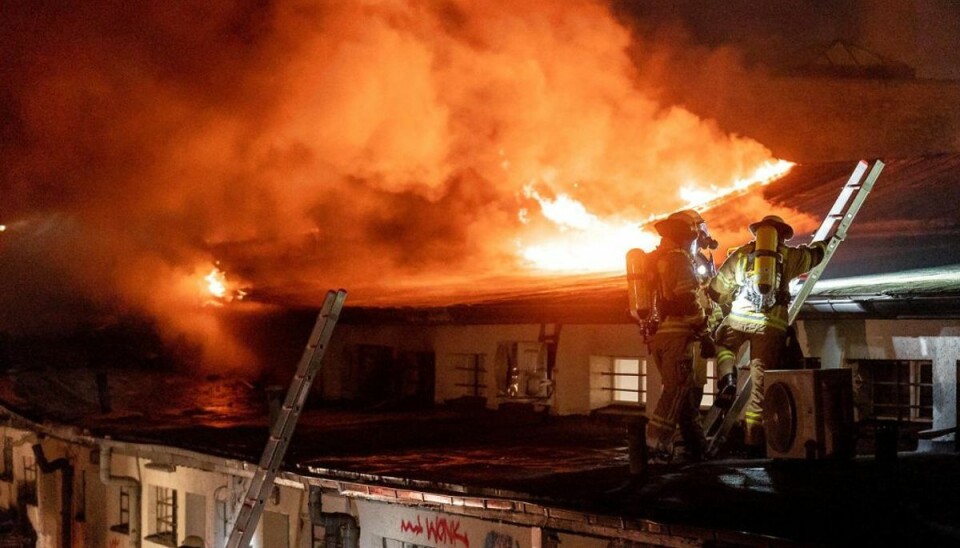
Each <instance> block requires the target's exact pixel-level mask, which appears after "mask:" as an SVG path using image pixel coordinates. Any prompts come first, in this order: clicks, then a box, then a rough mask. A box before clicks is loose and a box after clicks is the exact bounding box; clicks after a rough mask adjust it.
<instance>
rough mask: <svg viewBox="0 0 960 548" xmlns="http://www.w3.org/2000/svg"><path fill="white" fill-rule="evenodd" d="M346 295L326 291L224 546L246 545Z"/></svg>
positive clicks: (255, 527) (242, 546)
mask: <svg viewBox="0 0 960 548" xmlns="http://www.w3.org/2000/svg"><path fill="white" fill-rule="evenodd" d="M346 298H347V292H346V291H344V290H343V289H341V290H339V291H328V292H327V296H326V298H325V299H324V301H323V307H322V308H321V309H320V315H319V316H318V317H317V322H316V324H314V326H313V331H311V333H310V338H309V339H308V340H307V346H306V348H304V350H303V356H302V357H301V358H300V363H299V365H298V366H297V372H296V373H295V374H294V376H293V380H292V381H291V382H290V388H289V389H288V390H287V397H286V399H285V400H284V402H283V405H282V406H281V408H280V412H279V413H278V414H277V418H276V420H275V421H274V423H273V425H272V426H271V428H270V437H269V438H268V439H267V446H266V447H265V448H264V450H263V455H262V456H261V457H260V464H259V465H258V466H257V471H256V472H255V473H254V474H253V477H252V478H250V485H249V486H247V492H246V495H244V497H243V499H242V500H241V502H240V507H239V511H238V512H236V516H237V519H236V521H235V522H234V525H233V529H232V530H231V531H230V538H229V539H227V544H226V546H227V548H247V547H249V546H250V541H251V540H252V538H253V533H254V531H256V529H257V524H258V523H259V522H260V516H261V514H263V505H264V502H265V501H266V499H267V495H268V494H269V493H270V491H271V490H272V489H273V482H274V480H275V479H276V477H277V471H278V470H279V469H280V464H281V463H282V462H283V457H284V455H285V454H286V452H287V447H288V446H289V445H290V438H291V437H292V435H293V429H294V427H295V426H296V425H297V419H298V418H300V411H301V410H302V409H303V403H304V401H306V399H307V394H308V393H309V392H310V385H311V384H312V383H313V379H314V377H316V375H317V372H318V371H319V370H320V361H321V360H322V359H323V355H324V353H325V351H326V349H327V344H328V343H329V342H330V336H331V335H332V334H333V328H334V326H336V324H337V320H338V319H339V317H340V310H341V309H342V308H343V302H344V300H345V299H346Z"/></svg>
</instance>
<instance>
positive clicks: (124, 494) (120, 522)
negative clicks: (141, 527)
mask: <svg viewBox="0 0 960 548" xmlns="http://www.w3.org/2000/svg"><path fill="white" fill-rule="evenodd" d="M119 508H120V512H119V514H118V516H117V523H116V525H111V526H110V530H111V531H113V532H115V533H123V534H125V535H127V534H130V491H127V488H126V487H121V488H120V506H119Z"/></svg>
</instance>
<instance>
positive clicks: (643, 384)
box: [605, 358, 647, 403]
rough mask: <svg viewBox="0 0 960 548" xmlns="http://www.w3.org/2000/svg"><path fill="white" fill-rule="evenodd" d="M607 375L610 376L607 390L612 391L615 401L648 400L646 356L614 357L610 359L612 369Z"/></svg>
mask: <svg viewBox="0 0 960 548" xmlns="http://www.w3.org/2000/svg"><path fill="white" fill-rule="evenodd" d="M605 375H606V376H608V377H609V378H610V383H609V386H608V387H606V388H605V390H610V391H611V392H612V395H611V400H612V401H613V403H646V402H647V360H646V359H645V358H613V359H611V361H610V371H609V372H607V373H605Z"/></svg>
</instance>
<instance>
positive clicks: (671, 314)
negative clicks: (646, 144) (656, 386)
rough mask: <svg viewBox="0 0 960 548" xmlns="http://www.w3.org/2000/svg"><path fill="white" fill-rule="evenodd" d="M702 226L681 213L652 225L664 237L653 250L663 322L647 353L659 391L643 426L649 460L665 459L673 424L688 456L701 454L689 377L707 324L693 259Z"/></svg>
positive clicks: (696, 401)
mask: <svg viewBox="0 0 960 548" xmlns="http://www.w3.org/2000/svg"><path fill="white" fill-rule="evenodd" d="M702 224H703V219H702V218H700V215H699V214H697V213H696V212H693V211H681V212H678V213H674V214H673V215H671V216H670V217H668V218H667V219H665V220H663V221H661V222H659V223H657V224H656V225H655V228H656V229H657V232H659V233H660V235H661V236H662V237H663V238H662V240H661V242H660V247H658V248H657V251H656V252H655V253H656V259H655V265H656V269H657V278H658V285H659V287H658V291H659V294H660V314H661V317H662V321H661V322H660V325H659V327H658V328H657V331H656V333H655V334H654V336H653V338H652V339H651V340H650V352H651V354H652V355H653V358H654V361H655V363H656V366H657V369H658V371H659V372H660V377H661V379H662V382H663V392H662V393H661V395H660V400H659V401H658V402H657V407H656V409H655V410H654V412H653V414H652V415H650V416H649V423H648V426H647V442H646V443H647V446H648V447H650V448H651V449H652V450H653V456H654V457H665V458H669V457H668V455H669V454H671V453H672V450H671V449H670V441H671V438H672V437H673V434H674V432H675V430H676V428H677V425H678V423H679V426H680V433H681V435H682V437H683V441H684V444H685V447H686V451H687V455H688V457H689V458H691V459H694V460H696V459H699V458H701V457H702V455H703V446H704V440H703V425H702V423H701V419H700V398H701V397H702V395H703V391H702V390H697V388H698V386H697V382H698V379H697V378H696V375H694V358H695V353H696V352H697V350H698V347H699V345H697V344H696V342H697V341H698V340H699V339H700V338H701V337H703V336H704V335H705V333H706V325H707V320H706V315H705V313H704V308H703V306H702V304H701V301H700V300H699V298H698V297H699V295H700V294H701V289H700V283H699V281H698V280H697V276H696V271H695V268H696V264H695V261H694V253H695V252H696V246H697V240H698V234H699V233H700V230H699V229H700V227H701V226H702Z"/></svg>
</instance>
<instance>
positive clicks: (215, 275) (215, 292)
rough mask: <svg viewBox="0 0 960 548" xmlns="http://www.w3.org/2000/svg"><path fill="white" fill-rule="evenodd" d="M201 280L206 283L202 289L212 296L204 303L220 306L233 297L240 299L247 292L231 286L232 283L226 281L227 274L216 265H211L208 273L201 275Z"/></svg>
mask: <svg viewBox="0 0 960 548" xmlns="http://www.w3.org/2000/svg"><path fill="white" fill-rule="evenodd" d="M203 281H204V282H205V283H206V285H205V286H204V289H205V290H206V291H207V293H209V294H210V295H211V297H212V299H209V300H208V301H207V302H206V303H205V304H210V305H214V306H221V305H223V303H225V302H227V303H228V302H230V301H233V300H234V299H236V300H242V299H243V298H244V297H245V296H246V295H247V292H246V291H244V290H243V289H239V288H236V287H233V284H230V283H228V282H227V274H226V273H225V272H224V271H223V270H220V268H219V267H217V266H216V265H214V266H213V268H212V269H211V270H210V273H209V274H207V275H206V276H204V277H203Z"/></svg>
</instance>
